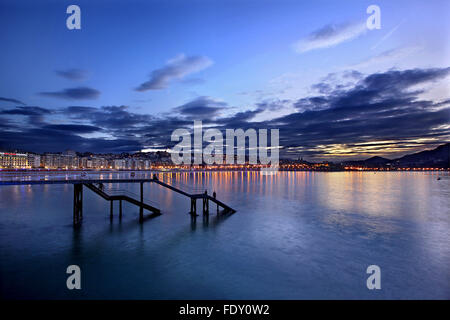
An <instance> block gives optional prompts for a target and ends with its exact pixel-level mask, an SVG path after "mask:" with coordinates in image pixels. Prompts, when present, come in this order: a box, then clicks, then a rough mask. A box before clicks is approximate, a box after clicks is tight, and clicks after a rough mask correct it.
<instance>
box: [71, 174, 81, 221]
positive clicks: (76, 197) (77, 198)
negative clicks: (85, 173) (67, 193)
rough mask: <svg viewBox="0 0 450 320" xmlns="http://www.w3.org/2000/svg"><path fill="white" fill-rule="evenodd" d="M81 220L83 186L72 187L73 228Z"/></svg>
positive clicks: (75, 185)
mask: <svg viewBox="0 0 450 320" xmlns="http://www.w3.org/2000/svg"><path fill="white" fill-rule="evenodd" d="M82 218H83V184H81V183H75V184H74V185H73V226H74V227H77V226H78V225H79V224H80V222H81V219H82Z"/></svg>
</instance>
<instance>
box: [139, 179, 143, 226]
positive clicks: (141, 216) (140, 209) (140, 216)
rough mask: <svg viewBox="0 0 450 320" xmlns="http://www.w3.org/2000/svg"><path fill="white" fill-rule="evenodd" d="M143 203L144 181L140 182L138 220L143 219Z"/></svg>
mask: <svg viewBox="0 0 450 320" xmlns="http://www.w3.org/2000/svg"><path fill="white" fill-rule="evenodd" d="M143 203H144V183H143V182H141V205H140V207H139V222H143V221H144V207H143V206H142V204H143Z"/></svg>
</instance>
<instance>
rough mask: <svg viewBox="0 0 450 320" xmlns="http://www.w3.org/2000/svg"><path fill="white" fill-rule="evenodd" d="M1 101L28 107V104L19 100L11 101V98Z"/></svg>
mask: <svg viewBox="0 0 450 320" xmlns="http://www.w3.org/2000/svg"><path fill="white" fill-rule="evenodd" d="M0 101H4V102H11V103H15V104H21V105H23V106H24V105H26V103H24V102H22V101H20V100H17V99H11V98H5V97H0Z"/></svg>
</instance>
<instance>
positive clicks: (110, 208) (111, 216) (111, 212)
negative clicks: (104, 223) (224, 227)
mask: <svg viewBox="0 0 450 320" xmlns="http://www.w3.org/2000/svg"><path fill="white" fill-rule="evenodd" d="M110 202H111V206H110V207H109V218H110V219H111V220H112V218H113V201H112V200H111V201H110Z"/></svg>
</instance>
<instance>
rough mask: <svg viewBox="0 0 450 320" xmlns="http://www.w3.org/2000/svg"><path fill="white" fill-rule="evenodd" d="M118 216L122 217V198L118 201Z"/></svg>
mask: <svg viewBox="0 0 450 320" xmlns="http://www.w3.org/2000/svg"><path fill="white" fill-rule="evenodd" d="M119 218H120V219H122V200H120V201H119Z"/></svg>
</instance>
